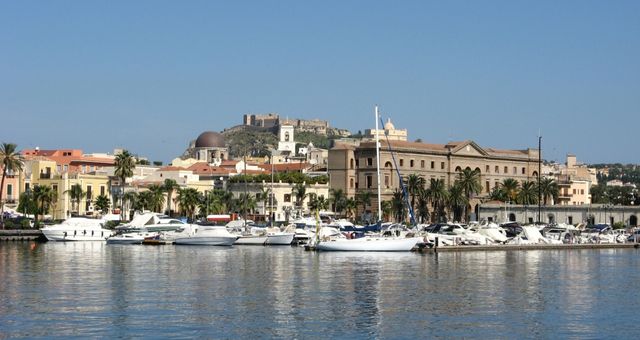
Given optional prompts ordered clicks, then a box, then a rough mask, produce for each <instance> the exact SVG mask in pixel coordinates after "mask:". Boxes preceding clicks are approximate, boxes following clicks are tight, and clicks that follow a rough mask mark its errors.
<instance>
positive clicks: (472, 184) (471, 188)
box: [456, 168, 482, 221]
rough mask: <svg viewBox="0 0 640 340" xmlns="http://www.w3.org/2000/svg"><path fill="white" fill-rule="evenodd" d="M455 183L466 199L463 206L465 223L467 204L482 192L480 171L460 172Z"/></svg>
mask: <svg viewBox="0 0 640 340" xmlns="http://www.w3.org/2000/svg"><path fill="white" fill-rule="evenodd" d="M456 182H457V183H459V184H458V185H459V186H460V188H461V190H462V191H463V192H464V195H465V196H466V197H467V203H466V205H465V206H464V219H465V221H466V220H468V219H469V202H470V201H471V197H472V196H473V195H475V194H477V193H479V192H480V191H482V184H480V170H479V169H475V170H471V169H470V168H466V169H464V170H462V172H460V173H458V180H457V181H456Z"/></svg>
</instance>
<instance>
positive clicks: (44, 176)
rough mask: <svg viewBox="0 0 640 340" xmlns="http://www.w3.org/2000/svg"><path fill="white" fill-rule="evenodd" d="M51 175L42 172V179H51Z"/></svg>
mask: <svg viewBox="0 0 640 340" xmlns="http://www.w3.org/2000/svg"><path fill="white" fill-rule="evenodd" d="M51 177H52V176H51V173H50V172H41V173H40V179H51Z"/></svg>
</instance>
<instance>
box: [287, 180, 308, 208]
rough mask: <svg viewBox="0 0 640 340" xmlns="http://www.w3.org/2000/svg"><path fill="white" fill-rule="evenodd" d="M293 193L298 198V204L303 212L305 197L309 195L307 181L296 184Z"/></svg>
mask: <svg viewBox="0 0 640 340" xmlns="http://www.w3.org/2000/svg"><path fill="white" fill-rule="evenodd" d="M291 194H292V195H293V196H294V197H295V198H296V206H297V207H298V209H299V212H301V211H302V205H303V204H304V199H305V198H306V197H307V196H308V194H307V185H306V184H305V183H298V184H296V185H294V186H293V189H291Z"/></svg>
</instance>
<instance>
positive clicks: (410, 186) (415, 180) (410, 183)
mask: <svg viewBox="0 0 640 340" xmlns="http://www.w3.org/2000/svg"><path fill="white" fill-rule="evenodd" d="M405 183H406V186H407V192H408V193H409V196H411V207H412V208H413V209H414V210H415V208H416V196H418V195H419V194H420V191H422V190H423V189H424V186H425V184H426V183H427V181H426V180H425V179H424V177H422V176H419V175H416V174H410V175H409V176H407V179H406V180H405Z"/></svg>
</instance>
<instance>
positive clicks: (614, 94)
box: [0, 1, 640, 163]
mask: <svg viewBox="0 0 640 340" xmlns="http://www.w3.org/2000/svg"><path fill="white" fill-rule="evenodd" d="M374 104H379V105H380V106H381V110H382V111H383V114H384V115H385V116H386V117H391V118H392V120H393V122H394V124H395V125H396V127H398V128H407V129H408V130H409V137H410V139H416V138H421V139H423V140H424V141H428V142H431V143H446V142H448V141H451V140H464V139H472V140H475V141H476V142H477V143H478V144H480V145H481V146H486V147H496V148H509V149H520V148H527V147H536V146H537V135H538V131H541V132H542V135H543V154H544V157H545V158H547V159H553V160H564V156H565V154H566V153H574V154H576V155H577V156H578V159H579V160H581V161H585V162H590V163H596V162H623V163H640V155H639V153H638V152H637V150H638V148H637V144H638V128H639V126H640V124H639V123H640V2H639V1H474V2H472V1H446V2H428V1H397V2H391V1H380V2H377V1H318V2H310V1H255V2H249V1H227V2H222V1H220V2H215V1H166V2H165V1H3V2H0V117H2V125H3V129H2V134H1V138H0V140H1V141H6V142H14V143H17V144H18V145H19V147H20V148H31V147H35V146H40V147H41V148H82V149H84V150H85V151H86V152H107V151H111V150H112V149H113V148H115V147H124V148H127V149H129V150H131V151H132V152H134V153H138V154H141V155H146V156H148V157H149V158H150V159H151V160H162V161H165V162H167V161H170V160H171V159H172V158H174V157H176V156H179V155H180V154H182V152H183V151H184V149H185V148H186V146H187V144H188V142H189V140H191V139H194V138H195V137H197V135H198V134H199V133H200V132H202V131H205V130H214V131H220V130H222V129H223V128H225V127H231V126H234V125H237V124H240V123H241V120H242V115H243V114H245V113H267V112H278V113H279V114H280V115H281V116H289V117H298V118H309V119H311V118H320V119H326V120H328V121H329V122H330V124H331V125H332V126H336V127H343V128H348V129H350V130H351V131H353V132H356V131H358V130H364V129H366V128H371V127H372V126H373V124H374V119H373V115H372V112H373V106H374Z"/></svg>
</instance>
